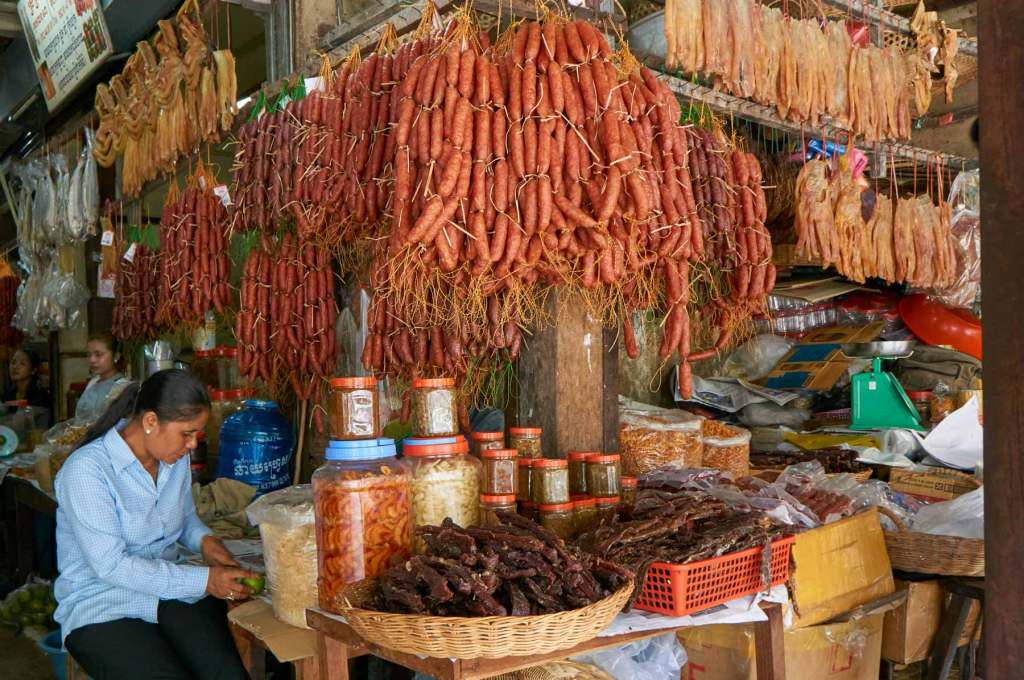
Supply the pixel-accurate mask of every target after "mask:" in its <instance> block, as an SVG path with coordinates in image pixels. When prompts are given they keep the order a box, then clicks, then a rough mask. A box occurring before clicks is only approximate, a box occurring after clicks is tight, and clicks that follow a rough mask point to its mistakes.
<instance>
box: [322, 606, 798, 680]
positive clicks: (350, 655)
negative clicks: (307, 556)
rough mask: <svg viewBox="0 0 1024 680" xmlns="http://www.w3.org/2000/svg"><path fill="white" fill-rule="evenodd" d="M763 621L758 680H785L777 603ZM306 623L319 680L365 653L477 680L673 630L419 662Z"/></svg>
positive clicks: (337, 629) (344, 630)
mask: <svg viewBox="0 0 1024 680" xmlns="http://www.w3.org/2000/svg"><path fill="white" fill-rule="evenodd" d="M762 608H763V609H764V611H765V613H766V614H767V615H768V620H767V621H763V622H760V623H756V624H754V639H755V648H756V650H757V680H785V678H786V669H785V658H784V656H783V652H782V644H783V643H782V633H783V628H782V608H781V607H780V606H779V605H777V604H766V605H762ZM306 622H307V623H308V624H309V625H310V627H311V628H313V630H315V631H316V632H317V647H318V656H319V667H320V680H348V678H349V672H348V661H349V659H354V658H356V657H359V656H363V655H364V654H372V655H374V656H377V657H380V658H382V659H386V660H388V661H390V662H392V663H396V664H398V665H400V666H404V667H405V668H408V669H410V670H414V671H419V672H421V673H427V674H429V675H432V676H434V677H435V678H438V680H477V679H479V678H489V677H491V676H493V675H500V674H502V673H511V672H512V671H518V670H522V669H524V668H529V667H530V666H537V665H539V664H542V663H546V662H548V661H558V660H561V659H566V658H568V657H571V656H576V655H578V654H583V653H584V652H591V651H594V650H598V649H608V648H611V647H619V646H622V645H624V644H627V643H629V642H634V641H636V640H644V639H647V638H652V637H657V636H658V635H663V634H665V633H669V632H674V631H675V630H678V629H677V628H662V629H659V630H648V631H642V632H638V633H625V634H623V635H612V636H609V637H597V638H594V639H592V640H588V641H587V642H584V643H582V644H579V645H576V646H575V647H571V648H569V649H563V650H559V651H557V652H552V653H550V654H538V655H535V656H509V657H503V658H500V659H443V658H436V657H427V658H420V657H418V656H415V655H412V654H403V653H402V652H396V651H393V650H390V649H386V648H384V647H380V646H378V645H375V644H373V643H372V642H367V641H366V640H364V639H363V638H361V637H360V636H359V635H358V634H357V633H356V632H355V631H354V630H352V628H351V627H350V626H348V625H347V624H345V623H343V622H341V621H339V620H337V619H335V618H333V617H330V616H327V615H325V614H323V613H322V612H319V611H316V610H313V609H307V610H306Z"/></svg>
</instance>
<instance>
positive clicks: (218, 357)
mask: <svg viewBox="0 0 1024 680" xmlns="http://www.w3.org/2000/svg"><path fill="white" fill-rule="evenodd" d="M210 358H211V359H213V362H214V364H215V365H216V367H217V386H218V387H219V388H220V389H222V390H236V389H238V388H239V386H240V385H241V383H242V381H241V379H240V378H239V375H238V349H237V348H235V347H228V346H227V345H221V346H220V347H214V348H213V350H212V352H211V354H210Z"/></svg>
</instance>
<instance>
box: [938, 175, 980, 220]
mask: <svg viewBox="0 0 1024 680" xmlns="http://www.w3.org/2000/svg"><path fill="white" fill-rule="evenodd" d="M946 202H947V203H949V204H950V205H951V206H952V207H953V210H973V211H975V212H978V211H979V210H981V170H979V169H977V168H975V169H974V170H963V171H961V172H960V173H958V174H957V176H956V179H954V180H953V183H952V184H951V185H950V186H949V196H948V197H947V198H946Z"/></svg>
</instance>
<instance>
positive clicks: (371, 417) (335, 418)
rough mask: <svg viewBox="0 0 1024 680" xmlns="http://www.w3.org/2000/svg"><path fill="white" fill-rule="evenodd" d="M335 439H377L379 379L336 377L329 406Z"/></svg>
mask: <svg viewBox="0 0 1024 680" xmlns="http://www.w3.org/2000/svg"><path fill="white" fill-rule="evenodd" d="M327 415H328V419H329V421H330V430H331V437H332V438H334V439H340V440H346V439H376V438H377V437H379V436H380V415H379V411H378V409H377V379H376V378H374V377H373V376H368V377H365V378H334V379H333V380H331V401H330V405H329V408H328V409H327Z"/></svg>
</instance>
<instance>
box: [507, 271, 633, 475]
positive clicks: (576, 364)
mask: <svg viewBox="0 0 1024 680" xmlns="http://www.w3.org/2000/svg"><path fill="white" fill-rule="evenodd" d="M546 311H547V313H548V315H549V318H550V320H551V321H550V323H549V324H548V326H547V328H545V329H543V330H540V331H537V332H535V333H534V334H533V335H532V336H528V337H527V338H526V339H525V340H526V342H525V343H524V348H523V351H522V354H521V355H520V357H519V365H518V375H519V391H518V400H517V409H516V410H517V418H516V421H517V422H516V423H515V424H518V425H521V426H535V427H540V428H543V430H544V434H543V444H544V455H545V456H546V457H549V458H564V457H565V456H566V454H567V453H568V452H569V451H614V450H615V449H616V446H617V434H618V408H617V400H618V380H617V376H618V356H617V353H616V351H615V349H614V347H613V346H612V342H613V341H614V337H615V334H614V332H611V333H609V332H607V331H606V329H603V328H602V327H601V324H600V323H599V322H598V321H596V320H594V319H592V318H590V316H589V315H588V314H587V313H586V311H585V310H584V306H583V305H582V304H581V303H580V301H579V300H578V299H574V298H573V297H572V296H570V295H566V294H565V293H562V292H561V291H558V290H557V289H556V290H553V291H552V292H551V293H550V295H549V296H548V300H547V307H546Z"/></svg>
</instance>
